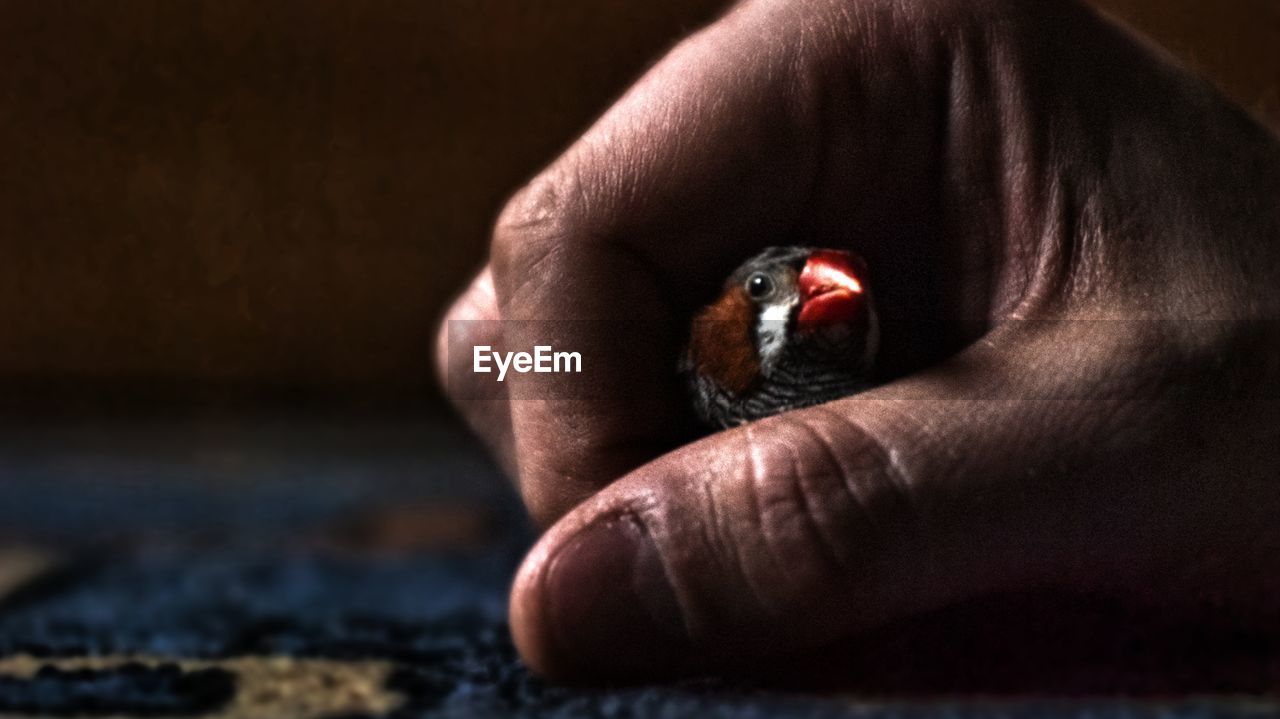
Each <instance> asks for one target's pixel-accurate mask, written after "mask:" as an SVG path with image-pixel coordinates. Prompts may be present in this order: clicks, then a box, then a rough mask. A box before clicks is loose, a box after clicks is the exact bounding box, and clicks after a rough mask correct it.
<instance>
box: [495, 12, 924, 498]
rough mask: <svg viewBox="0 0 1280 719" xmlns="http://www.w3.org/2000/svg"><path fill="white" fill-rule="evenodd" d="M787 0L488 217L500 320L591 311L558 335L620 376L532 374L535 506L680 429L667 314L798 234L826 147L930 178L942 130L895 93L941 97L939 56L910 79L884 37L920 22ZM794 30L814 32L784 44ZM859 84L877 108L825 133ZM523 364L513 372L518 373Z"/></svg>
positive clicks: (608, 476) (628, 109) (577, 490)
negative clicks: (834, 88)
mask: <svg viewBox="0 0 1280 719" xmlns="http://www.w3.org/2000/svg"><path fill="white" fill-rule="evenodd" d="M799 5H801V4H780V3H772V2H748V3H744V4H742V5H741V6H740V7H739V8H738V9H736V10H734V11H733V12H732V13H730V15H729V16H727V17H726V18H724V19H722V20H721V21H719V22H717V23H716V24H715V25H713V26H712V27H710V28H708V29H707V30H704V31H703V32H701V33H699V34H698V35H696V36H694V37H693V38H691V39H689V40H687V41H685V42H684V43H682V44H681V45H680V46H679V47H677V48H676V50H675V51H673V52H672V53H671V54H670V55H669V56H668V57H666V58H665V59H664V60H663V61H662V62H661V63H659V64H658V65H657V66H656V67H655V68H654V69H653V70H652V71H651V72H650V73H649V74H648V75H647V76H646V77H645V78H644V79H642V80H641V82H640V83H638V84H637V85H636V86H635V87H634V88H632V89H631V90H630V91H629V92H628V93H627V95H626V96H625V97H624V98H623V99H622V100H621V101H620V102H619V103H618V104H617V105H615V106H614V107H613V108H611V110H610V111H609V112H608V113H607V114H606V115H605V116H604V117H603V118H602V119H601V121H600V122H599V123H597V125H596V126H595V127H593V128H592V129H591V130H590V131H588V132H587V134H586V135H584V137H582V138H581V139H580V140H579V141H578V142H577V143H575V144H574V145H573V146H572V147H571V148H570V149H569V150H568V151H567V152H566V154H565V155H564V156H562V157H561V158H560V159H559V160H558V161H557V162H556V163H554V164H553V165H552V167H551V168H550V169H548V170H547V171H546V172H544V173H543V174H542V175H540V176H539V177H538V178H537V179H535V180H534V181H533V182H532V183H531V184H530V185H529V186H528V187H527V188H526V189H524V190H523V191H521V192H520V193H519V194H518V195H517V197H516V198H515V199H514V200H513V201H512V202H511V203H510V205H509V206H508V208H507V209H506V211H504V212H503V214H502V217H501V219H500V220H499V222H498V226H497V229H496V231H495V236H494V245H493V258H494V260H493V267H494V279H495V286H496V289H497V294H498V299H499V304H500V306H501V308H502V313H503V316H504V318H506V319H507V320H509V321H510V320H531V321H535V322H552V321H562V320H578V321H583V322H579V323H578V324H577V325H576V326H575V327H574V328H573V329H572V330H566V331H565V332H564V333H563V334H561V336H562V337H564V338H565V339H566V340H568V341H573V342H576V343H578V344H580V345H582V346H583V347H589V348H591V350H592V354H591V355H590V356H589V357H588V356H587V354H586V352H587V350H586V349H581V348H580V347H573V348H568V349H573V350H580V349H581V351H583V352H584V358H587V359H589V361H590V364H591V365H592V367H593V368H596V369H597V370H598V375H597V376H598V377H600V378H601V379H600V384H601V385H602V386H603V385H605V384H607V383H610V382H611V383H612V384H613V385H616V387H617V389H616V390H614V389H611V392H613V393H605V392H602V393H601V394H600V395H598V396H595V397H591V398H589V399H588V400H587V401H567V400H564V398H565V397H568V396H570V395H572V394H573V393H574V392H575V390H577V389H578V388H579V387H581V386H582V379H581V378H579V377H566V378H564V379H563V384H561V385H559V387H558V391H557V385H555V384H554V382H555V380H547V379H545V378H538V381H539V382H540V383H541V385H540V392H539V397H538V398H537V400H538V401H523V400H522V401H519V402H516V403H514V404H513V407H512V419H513V427H514V434H515V441H516V445H517V452H518V455H519V456H520V458H521V467H520V471H521V478H520V482H521V487H522V490H523V492H524V496H525V499H526V502H527V504H528V505H529V508H530V510H531V512H532V513H533V515H534V516H535V517H536V518H538V519H539V520H541V521H542V522H544V523H548V522H550V521H553V520H554V519H555V518H557V517H559V516H560V515H562V514H563V513H564V512H566V511H568V509H570V508H571V507H573V506H575V505H576V504H577V503H578V502H580V501H581V500H582V499H584V498H585V497H588V496H590V494H591V493H593V492H594V491H595V490H597V489H598V488H600V487H601V486H604V485H605V484H607V483H608V482H610V481H612V480H613V479H615V478H616V477H618V476H620V475H621V474H622V473H624V472H626V471H628V470H630V469H633V468H634V467H636V466H637V465H638V464H640V463H642V462H643V461H647V460H648V459H650V458H652V457H654V456H656V455H657V454H658V453H659V452H660V451H661V450H664V449H668V448H670V447H672V446H675V445H676V444H677V443H678V442H679V440H680V439H682V438H683V437H682V435H680V434H679V433H678V432H677V431H675V430H676V429H677V428H676V427H675V426H674V425H673V422H672V418H674V417H680V416H684V415H685V414H687V410H686V408H685V407H684V401H685V398H684V395H683V393H682V392H681V391H680V389H679V388H678V387H676V386H675V379H674V373H673V372H672V368H673V367H674V364H675V358H676V357H677V355H678V345H679V343H680V341H681V339H682V337H681V333H682V332H683V331H684V330H685V327H683V326H673V325H675V324H678V318H681V317H687V316H688V313H689V310H691V309H692V305H693V304H694V303H695V302H696V301H698V300H705V299H706V298H707V296H708V291H709V290H712V289H713V288H714V287H715V286H716V285H718V284H719V283H720V282H721V281H722V279H723V277H725V276H726V275H727V273H728V271H729V270H730V269H731V268H732V267H733V266H735V265H737V264H738V263H739V262H740V261H741V260H742V258H743V257H744V256H749V255H750V254H752V253H753V252H754V251H755V250H756V249H758V248H760V247H763V246H765V245H767V244H773V243H777V242H779V241H782V240H786V239H790V240H792V241H794V237H793V236H791V235H790V233H792V232H794V231H796V230H797V228H801V229H803V222H802V221H804V220H807V218H811V217H812V216H813V215H814V214H816V213H817V211H816V210H815V207H814V202H817V201H819V200H821V201H822V202H829V201H831V199H832V198H831V197H828V196H824V197H822V198H816V197H814V196H812V193H813V192H814V187H815V185H816V183H818V181H819V180H820V179H822V180H829V179H830V178H825V177H823V172H824V170H823V168H824V163H825V162H826V161H827V158H825V157H824V155H825V154H826V153H833V152H841V153H850V154H852V155H854V156H856V157H858V158H859V161H860V163H861V164H858V165H857V173H858V175H859V177H862V178H876V181H875V182H876V183H879V185H880V186H886V183H885V180H884V178H887V177H892V178H894V183H893V187H894V188H895V190H894V191H895V192H899V191H900V192H901V194H902V196H903V197H912V198H921V197H932V194H931V193H925V192H920V191H918V189H919V188H921V187H925V186H926V185H928V183H929V182H931V180H929V179H928V178H929V177H930V174H929V173H930V171H931V169H932V166H931V165H930V163H929V162H928V161H926V160H925V156H926V155H928V154H929V153H930V152H931V151H932V148H933V147H934V145H932V144H931V140H928V141H927V140H926V139H923V138H926V137H929V136H932V134H933V133H935V132H936V130H937V126H938V123H936V122H935V121H934V120H933V117H934V115H933V114H932V113H930V112H914V111H913V112H910V113H907V115H906V116H907V117H908V118H910V119H908V120H903V119H902V118H903V116H904V115H903V113H902V112H899V110H900V109H901V108H903V107H911V108H917V107H918V106H919V105H920V104H921V103H926V101H925V100H922V99H920V98H930V99H929V100H928V102H933V101H939V102H940V101H941V100H940V98H938V97H935V96H936V95H937V94H938V93H937V89H938V88H939V87H942V85H941V84H940V83H938V82H935V79H936V78H935V76H936V75H937V72H939V71H940V65H938V63H936V62H934V58H936V57H938V56H939V54H938V53H935V52H932V51H929V50H925V49H920V51H919V52H915V51H914V50H913V52H912V53H911V55H912V59H911V63H912V64H915V63H916V62H917V61H918V62H920V63H923V64H927V65H929V66H930V67H929V68H928V71H927V72H926V71H925V70H921V71H920V73H919V75H918V76H916V75H915V74H914V73H915V72H916V69H917V68H915V67H911V68H909V69H907V68H903V66H902V63H901V62H899V60H901V58H900V57H898V55H899V54H900V53H898V51H897V50H896V49H895V48H899V49H900V48H901V47H902V44H901V41H902V40H903V39H904V37H907V36H908V35H909V36H910V37H912V38H914V35H915V33H916V32H917V31H916V30H910V28H911V27H913V25H912V23H911V22H910V21H909V20H908V19H906V18H904V17H902V16H901V14H900V13H898V12H897V11H895V10H894V9H893V7H894V6H896V5H900V3H888V2H884V3H879V2H877V3H871V4H869V5H868V13H867V15H866V16H865V17H863V16H859V18H860V20H859V23H860V22H861V21H865V27H859V28H858V29H857V30H856V31H850V33H851V34H853V35H857V36H858V37H857V39H856V41H851V40H850V38H847V37H840V38H831V37H825V36H824V37H822V38H821V39H819V38H818V36H819V35H830V34H832V33H837V30H835V29H834V28H837V27H839V28H846V29H847V28H848V26H849V25H850V23H851V22H853V21H852V20H849V19H848V18H845V19H844V20H837V19H835V18H827V17H825V16H823V13H807V14H805V13H801V12H799V11H798V10H796V9H795V8H796V7H798V6H799ZM826 19H830V20H831V22H830V23H826V22H825V20H826ZM859 23H855V24H859ZM903 33H907V35H903V37H898V36H899V35H902V34H903ZM837 34H838V33H837ZM880 35H886V36H887V35H893V36H894V38H893V39H890V38H888V37H880ZM797 37H803V38H807V39H809V40H813V42H812V43H807V42H806V43H794V42H791V40H792V39H794V38H797ZM916 39H919V38H916ZM850 42H856V44H857V46H858V47H861V48H863V49H865V50H866V53H865V55H864V54H858V53H854V54H853V55H855V56H856V58H855V59H854V60H852V61H851V62H842V63H840V70H839V73H838V77H833V76H832V75H835V74H836V73H833V72H831V70H830V68H828V67H827V66H826V65H824V62H826V61H825V60H823V59H817V58H815V57H813V54H814V52H813V51H812V50H811V48H815V47H816V48H848V47H849V43H850ZM911 42H912V44H911V45H910V47H912V48H917V47H918V46H919V47H921V48H923V45H920V44H919V43H915V40H914V39H913V40H911ZM839 52H844V51H843V50H839ZM881 55H883V57H879V56H881ZM863 63H865V64H866V65H867V66H875V67H879V68H886V67H893V68H898V69H899V70H901V72H902V73H903V76H902V77H899V76H898V75H897V72H898V71H897V70H895V72H894V73H892V74H893V77H889V76H888V74H887V73H885V72H883V71H881V72H868V73H867V77H868V78H871V79H872V80H874V81H871V80H869V81H868V85H867V87H866V88H854V87H847V85H848V81H849V80H850V79H851V78H853V79H856V78H858V77H859V76H860V75H859V71H860V70H861V69H863V68H862V64H863ZM850 65H852V66H850ZM935 65H938V66H937V67H935ZM829 85H839V86H840V87H841V88H842V89H841V90H840V91H839V99H836V98H834V97H830V96H828V95H827V93H828V90H830V87H829ZM864 89H865V90H866V91H867V92H866V93H865V95H859V94H858V93H859V92H860V90H864ZM851 96H857V100H856V102H857V103H866V105H867V106H868V107H867V108H865V109H866V111H867V114H868V116H869V117H871V118H880V119H878V120H869V121H868V122H866V123H864V125H865V127H864V132H863V134H861V135H858V136H856V137H849V136H846V135H848V134H849V133H847V132H846V131H845V129H843V128H842V130H841V137H840V139H839V141H838V142H835V141H832V142H829V140H831V138H830V137H829V136H828V130H829V129H830V128H827V127H825V126H824V122H823V115H824V111H825V110H828V109H830V108H827V107H825V106H826V105H827V104H828V103H829V102H848V101H850V99H851ZM926 104H927V103H926ZM884 117H892V118H893V122H892V123H890V122H888V121H886V120H885V119H884ZM905 136H912V137H915V138H918V139H919V141H916V140H914V139H913V140H910V141H907V140H904V137H905ZM885 148H895V149H894V150H893V151H890V150H887V149H885ZM899 148H900V149H902V152H897V151H896V149H899ZM871 150H874V152H871ZM866 184H867V185H868V186H872V184H873V183H871V182H868V183H866ZM907 188H911V189H910V190H908V189H907ZM825 189H829V188H824V190H825ZM841 197H842V201H843V202H844V204H845V205H851V206H856V207H864V208H866V207H886V206H891V207H897V208H903V207H905V205H904V204H903V203H902V202H896V201H894V202H882V200H884V199H885V198H884V197H874V196H871V195H870V194H869V193H868V194H866V195H863V194H859V193H857V192H851V193H841ZM899 199H901V198H899ZM903 214H907V211H906V210H903ZM915 214H916V215H922V214H924V213H921V212H917V213H915ZM842 219H846V218H843V217H842ZM881 219H885V218H884V217H883V216H882V215H874V216H873V215H872V214H863V215H861V216H860V219H859V220H857V221H851V222H846V223H844V224H843V231H844V232H845V233H846V235H845V237H844V240H843V241H845V242H847V241H848V238H849V237H852V236H856V235H858V234H859V232H860V231H861V230H863V229H867V230H868V234H870V230H871V229H872V228H874V227H879V226H880V224H879V222H878V221H879V220H881ZM890 219H891V218H890ZM872 220H876V221H875V222H873V221H872ZM890 224H892V223H890ZM886 226H888V225H886ZM885 232H886V230H884V229H881V230H878V233H879V234H882V235H883V234H884V233H885ZM806 239H807V238H806ZM916 274H918V273H916ZM903 276H911V275H910V273H904V274H903ZM637 318H649V319H653V320H655V323H654V324H652V325H649V326H646V327H644V328H631V329H629V330H628V331H626V332H621V331H619V330H618V325H617V323H618V322H630V321H633V320H635V319H637ZM673 319H675V320H677V322H676V323H672V322H671V320H673ZM662 321H666V322H667V324H662ZM624 378H625V379H624ZM529 381H530V380H529V379H527V378H521V377H517V378H514V379H513V380H511V382H512V386H513V387H519V386H520V385H521V384H522V383H526V382H529ZM513 391H514V390H513Z"/></svg>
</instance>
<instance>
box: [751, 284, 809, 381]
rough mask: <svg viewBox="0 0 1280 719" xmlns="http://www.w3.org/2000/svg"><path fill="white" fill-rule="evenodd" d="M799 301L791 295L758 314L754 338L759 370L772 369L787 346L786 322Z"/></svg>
mask: <svg viewBox="0 0 1280 719" xmlns="http://www.w3.org/2000/svg"><path fill="white" fill-rule="evenodd" d="M799 299H800V298H799V297H797V296H795V295H794V294H792V295H791V296H790V297H789V298H786V299H780V300H778V301H775V302H771V303H769V304H767V305H765V306H764V307H763V308H762V310H761V312H760V319H759V320H758V322H757V324H756V337H757V340H758V343H759V345H760V368H761V369H762V370H764V371H765V372H768V371H769V370H771V369H773V366H774V365H775V364H776V363H777V362H778V359H779V358H780V357H781V356H782V351H783V350H784V349H785V348H786V346H787V321H788V320H790V319H791V310H792V309H793V308H794V307H795V306H796V303H797V302H799Z"/></svg>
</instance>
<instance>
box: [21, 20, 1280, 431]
mask: <svg viewBox="0 0 1280 719" xmlns="http://www.w3.org/2000/svg"><path fill="white" fill-rule="evenodd" d="M1101 4H1102V5H1104V6H1107V7H1108V8H1110V9H1112V10H1113V11H1115V12H1116V13H1117V14H1118V15H1120V16H1122V17H1123V18H1125V19H1127V20H1128V21H1129V22H1131V23H1132V24H1133V25H1134V26H1136V27H1139V28H1142V29H1144V30H1145V31H1147V32H1149V33H1151V34H1152V35H1153V36H1154V37H1156V38H1158V39H1159V40H1160V41H1161V42H1162V43H1164V44H1166V45H1167V46H1168V47H1170V48H1171V49H1172V50H1173V51H1174V52H1175V53H1177V54H1178V55H1180V56H1181V57H1182V58H1183V59H1184V60H1186V61H1188V62H1190V63H1192V64H1193V65H1195V66H1197V67H1199V68H1200V69H1201V70H1202V71H1203V72H1204V73H1206V74H1207V75H1209V76H1211V77H1212V78H1214V79H1215V81H1216V82H1218V83H1219V84H1220V85H1221V86H1222V87H1223V88H1224V89H1225V90H1226V91H1227V92H1228V93H1229V94H1231V95H1232V96H1233V97H1235V98H1236V99H1238V100H1239V101H1240V102H1242V103H1244V104H1245V105H1246V106H1248V107H1249V108H1251V109H1253V110H1254V111H1255V112H1257V113H1258V114H1259V115H1263V116H1268V117H1270V118H1271V119H1272V120H1274V119H1276V118H1280V111H1278V108H1280V95H1278V94H1277V93H1278V92H1280V89H1278V87H1277V86H1278V85H1280V3H1278V2H1276V0H1230V1H1229V2H1224V3H1206V2H1203V1H1202V0H1104V1H1103V2H1102V3H1101ZM722 5H723V3H722V1H721V0H630V1H629V2H627V1H622V0H608V1H602V0H538V1H532V0H527V1H526V0H374V1H372V2H349V1H346V0H269V1H267V2H262V1H261V0H223V1H220V2H209V1H205V2H201V1H197V0H111V1H101V0H98V1H95V0H61V1H54V0H4V1H0V397H3V398H4V401H5V402H6V403H8V404H15V405H16V406H23V407H25V408H27V409H32V408H35V409H41V408H51V407H58V406H71V407H81V406H95V405H98V404H101V403H103V402H106V403H115V404H120V403H125V404H147V403H162V404H163V403H176V404H179V405H183V404H191V403H194V404H197V405H210V404H212V405H222V404H231V405H236V404H240V403H255V402H259V401H273V402H274V401H278V400H285V401H290V402H294V401H299V400H317V401H320V402H336V403H339V404H345V403H352V402H354V403H357V404H363V405H368V406H419V405H421V406H430V405H431V404H432V403H433V402H434V401H435V399H434V398H436V397H437V394H436V390H435V389H434V388H433V384H432V380H431V370H430V360H429V356H430V351H431V347H432V341H431V338H432V334H433V332H434V325H435V323H436V322H437V320H438V317H439V315H440V313H441V312H442V311H443V308H444V306H445V304H446V303H447V302H448V300H449V299H450V298H451V297H452V296H453V295H454V294H455V293H456V292H457V291H458V289H459V288H460V286H461V285H462V283H463V282H464V281H465V280H466V277H467V276H468V274H469V273H470V272H472V271H473V270H474V269H475V268H476V267H477V266H478V264H479V263H480V262H481V260H482V258H483V256H484V252H485V244H486V235H487V231H488V226H489V223H490V220H491V218H492V217H493V215H494V214H495V213H496V211H497V210H498V208H500V206H501V203H502V200H503V198H504V197H505V196H507V195H508V194H509V193H510V192H511V191H512V190H513V189H514V188H515V187H517V186H518V185H519V184H520V183H521V182H522V181H523V180H525V179H526V178H528V177H529V176H530V175H531V174H532V173H534V172H535V171H536V170H537V169H538V168H539V167H540V166H541V165H543V164H544V163H545V162H547V161H548V160H549V159H550V158H551V157H552V156H553V155H554V154H555V153H556V152H557V151H558V150H559V149H560V148H562V147H564V146H565V145H566V144H567V143H569V142H570V141H571V140H572V139H573V137H574V136H575V135H576V134H577V133H579V132H580V131H581V130H582V129H583V128H584V127H585V126H586V125H587V124H588V123H589V122H590V120H591V119H592V118H593V117H594V116H596V115H597V114H598V113H600V112H601V111H602V110H603V109H604V108H605V107H607V105H608V103H609V102H610V99H611V98H613V97H615V96H616V95H617V94H618V93H619V92H620V91H621V90H622V89H623V88H625V86H626V85H627V84H629V82H630V81H631V80H632V79H633V78H634V77H636V76H637V75H638V74H639V73H640V72H641V71H642V70H643V69H644V67H645V66H646V65H647V64H648V63H650V62H652V61H653V60H654V59H656V58H657V57H659V56H660V55H661V53H662V51H663V50H664V49H665V48H667V47H669V46H670V45H671V44H672V43H673V42H674V41H675V40H676V39H677V38H679V37H680V36H682V35H683V34H686V33H687V32H689V31H691V30H692V29H695V28H696V27H698V26H699V25H701V24H702V23H704V22H706V21H707V20H708V19H710V18H712V17H714V15H715V13H716V12H717V11H718V10H719V9H720V7H721V6H722Z"/></svg>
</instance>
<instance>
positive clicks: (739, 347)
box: [689, 287, 760, 394]
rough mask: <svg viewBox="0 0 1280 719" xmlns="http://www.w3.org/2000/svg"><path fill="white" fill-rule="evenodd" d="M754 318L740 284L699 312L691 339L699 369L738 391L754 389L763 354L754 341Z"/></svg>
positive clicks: (730, 389) (729, 388)
mask: <svg viewBox="0 0 1280 719" xmlns="http://www.w3.org/2000/svg"><path fill="white" fill-rule="evenodd" d="M754 321H755V312H754V311H753V310H752V306H751V300H750V299H748V298H747V293H746V291H744V290H743V289H742V288H740V287H738V288H734V289H732V290H730V291H729V292H727V293H725V295H724V296H723V297H721V298H720V299H719V300H717V301H716V303H715V304H713V305H711V306H709V307H707V308H705V309H703V310H702V311H701V312H699V313H698V315H697V316H696V317H695V318H694V319H693V338H692V340H691V341H690V343H689V350H690V353H691V354H692V359H693V364H694V367H695V368H696V370H697V371H698V373H699V374H701V375H703V376H704V377H707V378H709V379H710V380H712V381H713V382H715V383H716V384H717V385H719V386H720V387H722V388H723V389H726V390H728V391H730V392H733V393H735V394H741V393H742V392H745V391H747V390H749V389H751V386H752V385H753V384H755V381H756V380H757V379H758V378H759V376H760V358H759V356H757V354H756V348H755V345H754V344H753V343H752V341H751V324H752V322H754Z"/></svg>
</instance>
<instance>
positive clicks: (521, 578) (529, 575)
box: [511, 514, 686, 682]
mask: <svg viewBox="0 0 1280 719" xmlns="http://www.w3.org/2000/svg"><path fill="white" fill-rule="evenodd" d="M511 630H512V637H513V639H514V641H515V644H516V648H517V649H518V650H519V651H520V655H521V657H523V658H524V660H525V662H526V663H527V664H528V665H529V666H530V668H532V669H533V670H534V671H535V672H537V673H539V674H542V675H544V676H547V677H550V678H554V679H558V680H562V681H586V682H600V681H611V682H618V681H623V682H625V681H635V680H639V679H654V678H662V677H664V676H670V675H673V674H675V673H677V672H678V671H679V667H680V666H681V661H680V660H681V659H682V658H683V656H684V655H685V653H686V652H685V645H686V640H685V633H684V627H683V624H682V622H681V619H680V614H679V608H678V606H677V604H676V601H675V595H674V592H673V590H672V588H671V585H670V582H669V581H668V580H667V577H666V573H665V570H664V569H663V567H662V562H661V558H660V557H659V556H658V553H657V549H656V547H655V545H654V543H653V539H652V537H650V536H649V532H648V530H647V529H646V528H645V527H644V525H643V524H641V523H640V521H639V520H638V519H637V518H636V517H634V516H633V515H630V514H623V515H612V516H606V517H599V518H596V519H595V520H593V521H592V522H590V523H589V524H587V525H586V526H584V527H581V528H579V529H576V530H574V531H573V532H572V533H565V532H556V531H555V530H553V531H552V532H550V533H548V535H547V536H546V537H544V538H543V540H542V541H541V542H539V544H538V545H537V546H536V547H535V548H534V549H533V551H532V552H530V554H529V556H528V557H527V558H526V559H525V561H524V563H523V565H522V566H521V568H520V571H519V573H518V574H517V576H516V580H515V584H514V586H513V589H512V594H511Z"/></svg>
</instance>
